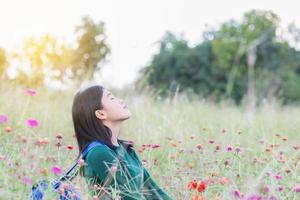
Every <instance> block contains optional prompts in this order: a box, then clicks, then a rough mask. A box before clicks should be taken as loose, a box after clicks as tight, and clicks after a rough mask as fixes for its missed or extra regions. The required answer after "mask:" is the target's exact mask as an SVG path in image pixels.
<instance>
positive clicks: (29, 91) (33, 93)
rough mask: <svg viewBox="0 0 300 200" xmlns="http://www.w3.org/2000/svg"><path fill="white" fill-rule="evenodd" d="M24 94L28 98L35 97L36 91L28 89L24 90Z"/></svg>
mask: <svg viewBox="0 0 300 200" xmlns="http://www.w3.org/2000/svg"><path fill="white" fill-rule="evenodd" d="M26 93H27V94H28V95H29V96H35V95H36V90H34V89H32V88H28V89H27V90H26Z"/></svg>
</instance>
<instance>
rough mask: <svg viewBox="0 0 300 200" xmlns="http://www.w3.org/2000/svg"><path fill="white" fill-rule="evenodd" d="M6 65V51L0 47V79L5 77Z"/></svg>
mask: <svg viewBox="0 0 300 200" xmlns="http://www.w3.org/2000/svg"><path fill="white" fill-rule="evenodd" d="M7 66H8V59H7V55H6V51H5V49H3V48H0V80H4V79H6V78H7V76H6V70H7Z"/></svg>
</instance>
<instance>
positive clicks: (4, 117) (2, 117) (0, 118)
mask: <svg viewBox="0 0 300 200" xmlns="http://www.w3.org/2000/svg"><path fill="white" fill-rule="evenodd" d="M7 121H8V116H7V115H5V114H2V113H1V114H0V124H4V123H6V122H7Z"/></svg>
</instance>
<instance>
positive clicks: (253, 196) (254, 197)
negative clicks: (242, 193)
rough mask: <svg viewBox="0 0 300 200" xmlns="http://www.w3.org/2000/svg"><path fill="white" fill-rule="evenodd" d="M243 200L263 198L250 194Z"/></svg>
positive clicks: (261, 199)
mask: <svg viewBox="0 0 300 200" xmlns="http://www.w3.org/2000/svg"><path fill="white" fill-rule="evenodd" d="M243 200H263V196H261V195H259V194H251V195H249V196H246V197H244V198H243Z"/></svg>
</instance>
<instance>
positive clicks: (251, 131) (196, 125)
mask: <svg viewBox="0 0 300 200" xmlns="http://www.w3.org/2000/svg"><path fill="white" fill-rule="evenodd" d="M75 92H76V91H59V92H58V91H56V92H55V91H48V90H45V89H43V88H34V89H30V90H29V89H28V88H22V87H14V86H9V85H7V84H2V83H1V84H0V199H1V200H2V199H3V200H8V199H13V200H15V199H28V197H29V193H30V188H31V186H32V184H34V183H35V182H36V181H37V180H40V179H44V178H46V179H49V180H51V179H53V178H56V177H58V176H59V175H60V174H61V173H63V172H65V171H66V170H67V169H68V168H69V167H70V166H71V165H72V164H73V163H74V161H75V158H76V156H77V153H78V148H77V143H76V141H75V138H74V130H73V124H72V118H71V117H72V116H71V106H72V98H73V95H74V93H75ZM114 94H115V96H119V97H122V98H124V99H125V101H126V102H127V104H128V106H129V109H130V111H131V113H132V116H131V117H130V119H128V120H127V121H125V122H124V123H123V125H122V129H121V132H120V135H119V138H121V139H128V140H132V141H134V144H135V147H136V150H137V153H138V155H139V157H140V158H141V160H143V163H144V165H145V167H146V168H147V169H148V171H149V172H150V174H151V175H152V176H153V178H154V179H155V180H156V181H157V183H158V184H159V185H160V186H161V187H162V188H163V189H164V190H165V191H166V192H167V193H168V194H170V196H172V197H173V198H174V199H176V200H190V199H195V200H196V199H208V200H214V199H216V200H217V199H219V200H227V199H253V200H254V199H267V200H275V199H287V200H297V199H300V134H299V131H300V107H298V106H285V107H281V106H280V105H278V104H276V102H266V103H265V104H263V105H261V106H260V107H259V108H258V109H257V110H256V111H255V113H254V115H253V118H252V119H249V116H248V115H247V112H246V110H245V109H244V108H243V107H237V106H235V105H231V104H228V103H223V104H222V103H220V104H212V103H209V102H206V101H204V100H201V99H198V98H196V97H194V98H190V99H189V98H187V97H186V96H184V95H182V96H177V98H175V99H174V98H170V99H165V100H161V99H158V98H155V97H154V96H155V95H151V94H149V93H147V92H145V93H143V94H137V93H135V92H132V91H128V92H126V91H115V92H114ZM201 181H202V183H203V184H205V186H204V187H202V189H199V187H197V182H200V183H201ZM73 182H74V184H75V185H76V187H78V189H79V190H80V192H81V194H82V196H83V199H92V197H90V196H88V195H87V187H86V184H85V181H84V179H83V178H82V177H80V176H78V177H76V178H75V179H74V181H73ZM48 195H49V196H48V197H49V198H46V199H55V195H54V194H52V193H51V192H49V194H48Z"/></svg>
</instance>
